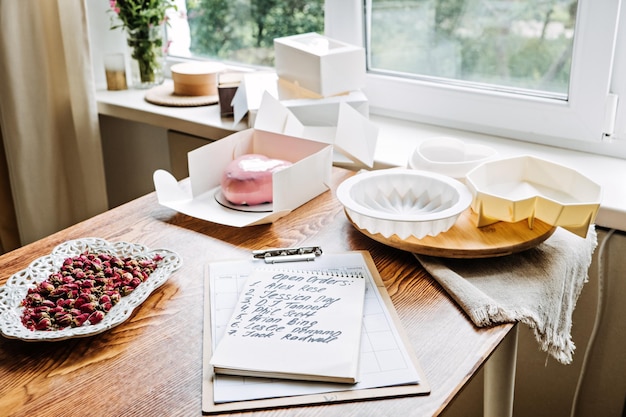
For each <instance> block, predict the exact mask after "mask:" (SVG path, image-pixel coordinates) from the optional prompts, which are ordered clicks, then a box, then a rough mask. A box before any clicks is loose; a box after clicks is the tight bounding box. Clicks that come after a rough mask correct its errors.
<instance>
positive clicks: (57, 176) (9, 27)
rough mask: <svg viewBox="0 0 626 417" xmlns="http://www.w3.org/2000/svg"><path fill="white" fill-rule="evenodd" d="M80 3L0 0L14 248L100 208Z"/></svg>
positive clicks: (0, 88)
mask: <svg viewBox="0 0 626 417" xmlns="http://www.w3.org/2000/svg"><path fill="white" fill-rule="evenodd" d="M84 1H85V0H0V27H2V30H1V31H0V128H1V130H2V136H1V137H2V141H3V144H4V151H5V156H6V164H7V167H8V173H9V175H8V178H7V177H6V176H2V177H0V181H3V182H4V184H6V182H7V180H9V183H10V189H11V192H12V197H13V202H14V206H15V217H16V220H17V229H18V230H19V238H20V242H21V244H27V243H30V242H32V241H34V240H37V239H39V238H41V237H43V236H46V235H49V234H51V233H53V232H56V231H58V230H61V229H63V228H65V227H67V226H69V225H72V224H74V223H77V222H79V221H81V220H84V219H86V218H88V217H91V216H93V215H95V214H97V213H100V212H102V211H104V210H106V209H107V206H108V204H107V197H106V185H105V179H104V164H103V160H102V148H101V144H100V133H99V126H98V112H97V104H96V100H95V85H94V81H93V73H92V69H91V56H90V51H89V43H88V36H87V17H86V8H85V3H84ZM0 168H1V167H0ZM1 174H2V171H1V170H0V175H1ZM2 190H3V186H2V185H0V193H1V192H2ZM5 197H6V196H5ZM5 197H3V196H2V195H1V194H0V199H1V200H3V201H5ZM6 210H7V208H6V207H5V208H4V209H0V215H2V216H4V212H5V211H6ZM3 241H4V239H3ZM5 250H6V249H5Z"/></svg>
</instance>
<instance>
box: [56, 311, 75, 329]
mask: <svg viewBox="0 0 626 417" xmlns="http://www.w3.org/2000/svg"><path fill="white" fill-rule="evenodd" d="M73 321H74V320H73V317H72V315H71V314H70V313H60V314H58V315H57V316H56V317H55V323H56V325H57V326H58V327H59V328H61V329H62V328H65V327H68V326H71V325H72V322H73Z"/></svg>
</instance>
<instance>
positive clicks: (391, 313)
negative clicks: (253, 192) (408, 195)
mask: <svg viewBox="0 0 626 417" xmlns="http://www.w3.org/2000/svg"><path fill="white" fill-rule="evenodd" d="M272 251H273V252H272V253H271V254H269V255H265V254H263V253H262V252H263V251H255V252H254V258H253V259H249V260H239V261H232V266H239V267H241V266H242V265H244V266H247V267H248V268H254V267H255V265H259V264H261V263H274V262H276V259H277V258H276V257H281V258H280V262H294V261H295V262H298V263H300V264H303V263H304V264H311V265H312V264H314V263H315V258H316V257H318V256H322V252H321V248H318V247H313V248H311V247H309V248H307V249H306V250H305V252H307V253H309V254H310V253H313V254H314V256H310V255H307V256H305V258H306V259H303V255H304V254H303V253H302V251H300V252H298V250H297V249H296V250H294V249H289V250H285V249H275V250H272ZM354 253H358V254H360V255H361V256H362V259H363V261H364V262H365V265H366V267H367V269H368V271H369V273H370V274H371V278H372V280H373V282H374V284H375V285H374V287H375V288H373V289H374V290H375V291H376V294H375V295H376V297H377V300H378V302H379V303H380V307H381V308H383V309H384V310H385V315H386V317H388V318H389V319H390V321H391V323H390V325H391V326H393V328H394V332H395V334H396V336H397V339H398V341H399V342H400V343H401V344H402V345H403V348H404V351H405V353H406V357H407V358H408V359H409V361H410V364H411V366H412V367H414V369H415V371H416V372H417V374H418V377H419V383H417V384H416V383H410V384H406V385H393V386H383V387H371V388H367V389H360V388H358V386H357V387H355V388H352V387H345V386H342V387H341V388H337V389H336V390H332V391H326V392H318V393H311V394H304V395H288V396H278V397H274V398H262V399H249V400H245V401H231V402H220V403H216V402H215V401H214V386H213V384H214V382H215V381H214V378H215V374H214V372H213V369H212V366H211V365H210V364H209V359H210V358H211V354H212V346H213V341H212V334H213V333H212V330H213V329H212V326H213V321H212V317H211V306H210V300H211V291H213V290H214V289H213V288H212V287H211V276H210V270H211V265H208V266H207V268H206V269H205V286H204V288H205V291H204V335H203V364H202V366H203V370H202V412H203V414H205V415H210V414H217V413H223V412H235V411H249V410H255V409H268V408H284V407H291V406H303V405H315V404H332V403H341V402H350V401H361V400H367V399H383V398H392V397H405V396H412V395H428V394H430V386H429V384H428V381H427V379H426V376H425V374H424V372H423V370H422V368H421V366H420V364H419V361H418V359H417V357H416V356H415V354H414V352H413V349H412V347H411V344H410V342H409V341H408V338H407V337H406V335H405V332H404V329H403V327H402V324H401V322H400V319H399V317H398V315H397V312H396V310H395V307H394V306H393V303H392V302H391V298H390V297H389V294H388V293H387V289H386V288H385V285H384V283H383V281H382V279H381V277H380V275H379V274H378V270H377V269H376V266H375V264H374V262H373V260H372V258H371V255H370V254H369V252H367V251H353V252H345V253H344V254H354ZM290 255H291V256H294V255H295V257H294V258H291V260H288V259H287V258H284V256H290ZM334 255H335V256H341V255H342V254H334ZM268 257H274V259H273V260H272V261H268V259H266V258H268ZM226 262H230V261H226ZM311 268H314V267H313V266H311ZM268 386H269V385H268Z"/></svg>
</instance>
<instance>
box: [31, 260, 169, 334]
mask: <svg viewBox="0 0 626 417" xmlns="http://www.w3.org/2000/svg"><path fill="white" fill-rule="evenodd" d="M162 259H163V258H162V257H161V256H160V255H156V256H155V257H154V258H153V259H139V260H138V259H132V258H130V257H125V258H119V257H116V256H113V255H110V254H106V253H97V254H94V253H89V252H85V253H82V254H80V255H77V256H74V257H71V258H67V259H65V260H64V262H63V265H62V266H61V268H60V269H59V271H58V272H55V273H53V274H51V275H50V276H49V277H48V278H47V279H46V280H44V281H42V282H40V283H38V284H37V285H36V286H35V287H34V288H29V290H28V293H27V294H26V296H25V297H24V300H22V303H21V305H22V306H23V307H24V311H23V313H22V323H23V324H24V326H26V327H27V328H28V329H30V330H60V329H64V328H67V327H79V326H82V325H87V324H97V323H99V322H100V321H102V319H103V318H104V316H105V314H106V313H107V312H108V311H109V310H110V309H111V308H112V307H113V306H114V305H115V304H117V303H118V302H119V301H120V299H121V298H122V297H124V296H126V295H128V294H130V293H131V292H133V290H135V288H137V286H138V285H139V284H141V283H142V282H144V281H145V280H146V279H148V277H149V276H150V274H151V273H152V272H154V270H155V269H156V268H157V266H158V262H159V261H160V260H162Z"/></svg>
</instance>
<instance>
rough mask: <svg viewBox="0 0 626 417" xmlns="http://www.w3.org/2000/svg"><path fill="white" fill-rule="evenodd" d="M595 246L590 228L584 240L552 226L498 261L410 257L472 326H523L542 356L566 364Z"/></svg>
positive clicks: (593, 234)
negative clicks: (550, 230) (531, 245)
mask: <svg viewBox="0 0 626 417" xmlns="http://www.w3.org/2000/svg"><path fill="white" fill-rule="evenodd" d="M596 246H597V234H596V230H595V227H594V226H593V225H591V226H590V228H589V232H588V233H587V236H586V238H581V237H580V236H577V235H574V234H573V233H570V232H568V231H566V230H564V229H561V228H557V229H556V230H555V232H554V234H553V235H552V236H551V237H550V238H548V239H547V240H546V241H544V242H543V243H541V244H540V245H538V246H537V247H535V248H532V249H529V250H526V251H524V252H520V253H517V254H512V255H508V256H503V257H498V258H488V259H484V258H483V259H446V258H439V257H432V256H424V255H417V254H416V255H415V256H416V257H417V259H418V260H419V262H420V263H421V264H422V265H423V266H424V268H425V269H426V270H427V271H428V272H429V273H430V274H431V276H432V277H433V278H434V279H435V280H436V281H437V282H439V284H441V286H442V287H443V288H444V289H445V290H446V291H447V292H448V294H449V295H450V296H451V297H452V298H453V299H454V300H455V301H456V302H457V303H458V304H459V306H460V307H461V308H462V309H463V310H464V311H465V313H467V315H468V316H469V317H470V319H471V320H472V322H473V323H474V324H475V325H476V326H478V327H485V326H491V325H495V324H499V323H506V322H521V323H524V324H526V325H528V326H530V328H531V329H533V331H534V334H535V337H536V339H537V342H538V343H539V345H540V347H541V349H542V350H543V351H544V352H547V353H549V354H550V355H551V356H553V357H554V358H555V359H556V360H557V361H559V362H560V363H562V364H569V363H571V362H572V356H573V353H574V350H575V345H574V342H573V341H572V337H571V328H572V314H573V312H574V308H575V306H576V301H577V300H578V296H579V295H580V292H581V290H582V287H583V285H584V283H585V282H587V281H588V269H589V266H590V265H591V259H592V255H593V252H594V250H595V248H596Z"/></svg>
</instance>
